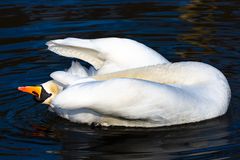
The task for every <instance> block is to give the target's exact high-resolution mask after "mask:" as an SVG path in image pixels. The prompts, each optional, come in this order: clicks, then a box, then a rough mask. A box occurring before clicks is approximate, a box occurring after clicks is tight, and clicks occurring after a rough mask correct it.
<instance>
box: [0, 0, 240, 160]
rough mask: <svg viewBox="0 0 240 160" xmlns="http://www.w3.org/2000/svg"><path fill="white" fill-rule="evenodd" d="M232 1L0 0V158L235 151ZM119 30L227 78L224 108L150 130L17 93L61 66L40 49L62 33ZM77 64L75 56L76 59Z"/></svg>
mask: <svg viewBox="0 0 240 160" xmlns="http://www.w3.org/2000/svg"><path fill="white" fill-rule="evenodd" d="M239 6H240V3H239V1H238V0H228V1H223V0H218V1H215V0H205V1H202V0H192V1H188V0H181V1H174V0H171V1H168V0H165V1H164V0H160V1H154V0H153V1H149V0H139V1H125V0H122V1H114V0H112V1H107V0H103V1H77V0H69V1H61V0H59V1H55V0H51V1H50V0H49V1H47V0H42V1H27V0H21V1H17V0H12V1H10V2H9V1H1V2H0V60H1V63H0V71H1V72H0V88H1V91H0V159H19V158H20V157H21V158H24V159H111V160H112V159H144V160H145V159H227V158H232V159H234V158H235V159H238V158H239V153H240V136H239V135H240V134H239V132H240V130H239V128H240V109H239V104H240V83H239V82H240V60H239V59H240V54H239V52H240V43H239V42H240V38H239V37H240V23H239V22H240V18H239V17H240V10H239ZM113 36H117V37H126V38H132V39H135V40H137V41H139V42H142V43H144V44H146V45H148V46H149V47H152V48H154V49H155V50H156V51H158V52H159V53H161V54H162V55H163V56H164V57H166V58H167V59H169V60H170V61H191V60H194V61H201V62H205V63H209V64H211V65H213V66H215V67H216V68H218V69H220V70H221V71H223V73H224V74H225V75H226V76H227V78H228V80H229V83H230V86H231V89H232V100H231V104H230V106H229V109H228V112H227V114H226V115H224V116H222V117H219V118H216V119H213V120H208V121H204V122H201V123H194V124H188V125H180V126H174V127H163V128H155V129H141V128H138V129H136V128H135V129H134V128H104V129H98V128H95V129H93V128H90V127H89V126H86V125H81V124H75V123H71V122H69V121H67V120H64V119H62V118H59V117H58V116H57V115H55V114H54V113H50V112H49V111H48V110H47V106H44V105H41V104H38V103H36V102H35V101H33V100H32V97H31V96H28V95H25V94H22V93H19V92H18V91H17V90H16V88H17V86H21V85H26V84H28V85H33V84H40V83H42V82H45V81H47V80H49V74H50V73H51V72H53V71H56V70H63V69H65V68H68V67H69V65H70V63H71V59H67V58H64V57H60V56H57V55H55V54H53V53H51V52H50V51H47V50H46V46H45V42H46V41H48V40H51V39H57V38H65V37H79V38H98V37H113ZM83 64H85V63H83Z"/></svg>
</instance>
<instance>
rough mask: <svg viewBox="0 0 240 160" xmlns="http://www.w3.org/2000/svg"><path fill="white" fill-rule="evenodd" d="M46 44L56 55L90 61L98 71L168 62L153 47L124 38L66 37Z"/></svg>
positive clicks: (112, 70) (119, 69)
mask: <svg viewBox="0 0 240 160" xmlns="http://www.w3.org/2000/svg"><path fill="white" fill-rule="evenodd" d="M47 45H48V49H49V50H51V51H53V52H54V53H56V54H59V55H61V56H65V57H72V58H78V59H81V60H83V61H86V62H88V63H90V64H91V65H93V66H94V68H95V69H97V70H98V71H97V74H105V73H111V72H116V71H121V70H126V69H131V68H137V67H143V66H148V65H154V64H163V63H168V62H169V61H168V60H166V59H165V58H164V57H163V56H161V55H160V54H159V53H157V52H156V51H154V50H153V49H151V48H149V47H147V46H145V45H143V44H141V43H139V42H136V41H134V40H130V39H124V38H100V39H78V38H66V39H58V40H52V41H49V42H47Z"/></svg>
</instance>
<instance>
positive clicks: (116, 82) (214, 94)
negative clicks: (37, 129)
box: [43, 38, 231, 127]
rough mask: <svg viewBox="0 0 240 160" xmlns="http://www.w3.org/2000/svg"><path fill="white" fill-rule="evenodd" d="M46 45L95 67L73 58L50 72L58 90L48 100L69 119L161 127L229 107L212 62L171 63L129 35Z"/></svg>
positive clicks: (205, 116)
mask: <svg viewBox="0 0 240 160" xmlns="http://www.w3.org/2000/svg"><path fill="white" fill-rule="evenodd" d="M48 45H49V49H50V50H52V51H54V52H57V53H58V54H60V55H63V56H67V57H75V58H80V59H83V60H85V61H87V62H89V63H90V64H92V65H93V66H94V68H95V69H97V71H92V72H91V73H94V75H90V76H89V73H88V72H87V71H85V69H83V67H82V66H81V65H79V64H78V63H73V64H72V67H71V68H70V69H69V70H68V71H67V72H64V71H57V72H54V73H52V74H51V77H52V78H53V79H54V86H58V88H59V90H58V92H57V93H53V96H52V97H50V98H49V99H47V100H46V101H47V103H48V104H50V106H51V109H52V110H53V111H55V112H56V113H57V114H58V115H60V116H62V117H64V118H67V119H69V120H70V121H73V122H79V123H88V124H91V123H97V124H101V125H104V126H110V125H113V126H130V127H157V126H167V125H175V124H183V123H190V122H197V121H201V120H205V119H210V118H214V117H217V116H220V115H223V114H224V113H225V112H226V111H227V108H228V104H229V101H230V96H231V93H230V88H229V85H228V82H227V80H226V78H225V76H224V75H223V74H222V73H221V72H220V71H219V70H217V69H216V68H214V67H212V66H210V65H207V64H204V63H200V62H178V63H170V62H169V61H167V60H166V59H165V58H164V57H162V56H161V55H160V54H158V53H157V52H155V51H153V50H152V49H150V48H148V47H146V46H144V45H142V44H140V43H138V42H135V41H132V40H128V39H118V38H106V39H96V40H81V39H73V38H71V39H65V40H54V41H50V42H48ZM51 83H53V81H51ZM43 87H45V85H43ZM47 88H48V87H47ZM46 90H47V89H46ZM47 92H51V91H48V90H47Z"/></svg>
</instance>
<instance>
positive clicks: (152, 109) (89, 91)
mask: <svg viewBox="0 0 240 160" xmlns="http://www.w3.org/2000/svg"><path fill="white" fill-rule="evenodd" d="M199 104H200V103H199V102H198V101H197V99H196V97H194V96H193V95H191V94H189V93H188V92H187V91H185V90H183V89H180V88H177V87H173V86H168V85H162V84H159V83H153V82H150V81H144V80H137V79H127V78H126V79H125V78H119V79H112V80H108V81H95V82H88V83H82V84H77V85H73V86H70V87H68V88H67V89H65V90H64V91H63V92H61V93H60V94H59V95H57V97H56V98H55V99H54V100H53V106H55V107H56V108H60V109H63V110H77V109H80V108H88V109H90V110H93V111H95V112H97V113H100V114H103V115H109V116H112V117H122V118H126V119H146V120H150V121H156V122H159V123H161V122H160V121H162V120H163V119H164V123H166V121H168V122H169V123H170V122H171V121H172V120H173V119H174V122H178V119H179V123H182V122H183V121H184V118H186V120H187V119H189V116H194V112H195V111H196V109H195V107H196V106H198V105H199ZM197 113H198V112H197ZM195 118H196V117H195ZM196 119H197V118H196Z"/></svg>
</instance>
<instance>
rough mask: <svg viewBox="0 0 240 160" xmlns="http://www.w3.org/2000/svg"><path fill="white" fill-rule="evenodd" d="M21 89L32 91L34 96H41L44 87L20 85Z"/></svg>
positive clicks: (27, 91)
mask: <svg viewBox="0 0 240 160" xmlns="http://www.w3.org/2000/svg"><path fill="white" fill-rule="evenodd" d="M18 90H19V91H22V92H26V93H30V94H32V95H34V96H37V97H39V96H40V95H41V91H42V87H41V86H24V87H18Z"/></svg>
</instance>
